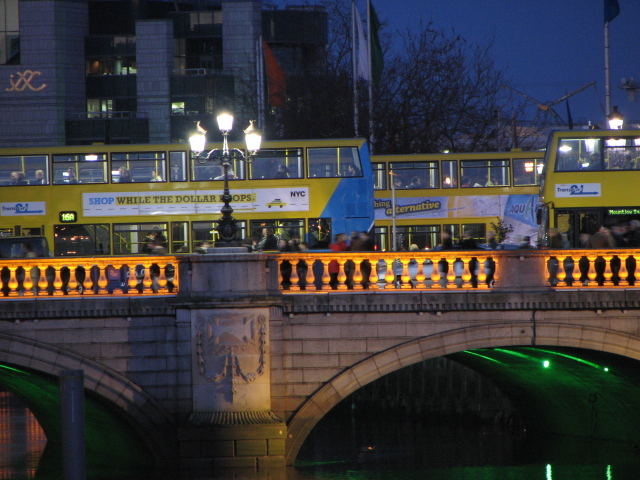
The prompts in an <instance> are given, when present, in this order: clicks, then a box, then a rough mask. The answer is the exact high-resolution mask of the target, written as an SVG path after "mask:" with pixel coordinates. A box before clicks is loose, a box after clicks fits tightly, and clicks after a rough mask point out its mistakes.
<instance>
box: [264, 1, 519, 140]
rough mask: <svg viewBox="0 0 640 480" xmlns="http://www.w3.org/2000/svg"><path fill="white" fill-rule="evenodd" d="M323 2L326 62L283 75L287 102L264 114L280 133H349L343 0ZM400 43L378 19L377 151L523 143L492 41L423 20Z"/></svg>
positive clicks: (364, 110) (362, 105) (363, 128)
mask: <svg viewBox="0 0 640 480" xmlns="http://www.w3.org/2000/svg"><path fill="white" fill-rule="evenodd" d="M322 4H323V5H324V6H325V8H326V9H327V13H328V18H329V43H328V45H327V47H326V52H325V55H324V56H323V58H324V59H325V60H324V62H322V63H321V64H320V65H317V66H316V68H315V69H314V70H309V71H306V72H304V73H302V74H299V75H295V76H290V77H288V79H287V101H286V103H285V105H284V106H283V107H280V108H278V109H275V110H273V111H272V115H270V116H269V123H270V124H271V130H273V131H278V132H279V134H280V136H281V137H282V138H318V137H320V138H322V137H336V136H340V137H350V136H353V135H354V128H353V88H352V83H351V82H352V80H351V78H352V72H351V37H350V35H351V12H350V8H349V2H344V1H340V0H326V1H323V2H322ZM393 41H394V42H397V41H398V38H397V36H396V38H394V39H393ZM401 41H402V43H403V48H396V49H393V48H391V46H392V38H391V37H390V35H389V34H388V33H386V34H385V33H384V24H383V37H382V43H383V50H384V51H385V69H384V71H383V72H382V76H381V80H380V82H379V84H378V85H376V86H375V89H374V108H373V120H374V122H373V123H374V132H373V133H374V138H375V152H376V153H411V152H421V153H429V152H440V151H443V150H450V151H458V152H461V151H490V150H506V149H509V148H512V147H517V146H520V147H526V146H527V138H526V137H527V135H528V133H527V132H528V131H527V130H524V129H522V128H520V127H519V125H518V123H517V121H516V120H515V119H517V118H518V117H519V115H520V114H521V112H522V103H523V102H522V101H521V100H520V99H516V98H514V95H513V92H512V91H511V90H509V89H507V88H504V85H507V84H508V83H509V82H508V80H507V79H506V78H505V75H504V74H503V72H501V71H500V70H498V69H497V68H496V67H495V65H494V62H493V60H492V58H491V45H488V46H484V47H480V46H474V45H470V44H469V43H468V42H466V41H465V40H464V39H463V38H462V37H461V36H460V35H456V34H454V33H451V34H446V33H444V32H443V31H440V30H438V29H436V28H435V27H434V26H433V25H432V24H430V23H429V24H427V25H423V26H421V27H420V28H419V29H417V30H416V31H415V32H409V33H405V34H404V35H403V36H402V37H401ZM361 87H363V85H361ZM361 91H362V92H363V94H362V95H360V99H359V100H360V101H359V111H360V122H359V127H360V128H359V130H360V132H364V133H365V134H366V133H368V123H369V122H368V118H367V114H368V107H367V98H366V95H365V94H364V92H365V91H366V89H365V88H361Z"/></svg>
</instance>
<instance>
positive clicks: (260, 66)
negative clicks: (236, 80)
mask: <svg viewBox="0 0 640 480" xmlns="http://www.w3.org/2000/svg"><path fill="white" fill-rule="evenodd" d="M256 56H257V61H256V76H257V77H258V81H257V89H258V91H257V92H256V93H257V95H256V98H257V99H258V127H259V128H264V127H265V123H264V115H265V113H264V104H265V102H264V55H263V53H262V35H260V36H259V37H258V42H257V44H256Z"/></svg>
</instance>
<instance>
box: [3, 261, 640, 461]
mask: <svg viewBox="0 0 640 480" xmlns="http://www.w3.org/2000/svg"><path fill="white" fill-rule="evenodd" d="M639 258H640V251H627V250H617V251H518V252H422V253H419V254H416V253H411V254H408V253H404V254H400V253H392V254H389V253H368V252H363V253H360V252H359V253H355V252H354V253H353V254H336V255H331V254H315V255H312V254H296V255H294V254H288V255H269V254H249V253H239V252H233V251H231V252H225V251H223V252H222V253H219V254H213V255H199V256H189V257H182V258H175V257H157V258H151V257H149V258H145V259H144V264H141V262H142V260H141V259H140V258H135V257H133V258H128V259H127V258H112V259H100V260H99V261H98V260H96V259H38V260H15V261H13V260H12V261H6V260H5V261H2V262H0V263H1V264H2V265H1V266H0V270H1V271H2V291H3V292H4V294H5V296H4V297H2V298H1V299H0V319H1V320H2V323H0V362H1V363H2V364H3V365H4V366H6V367H10V368H13V369H16V372H17V373H16V372H14V371H10V372H11V374H9V373H7V372H9V370H7V369H0V383H1V384H3V385H5V387H6V388H8V389H11V390H14V391H16V392H18V393H19V394H20V395H22V396H23V397H25V398H27V401H28V402H29V404H30V406H31V408H32V411H33V412H34V414H35V415H36V417H37V418H38V420H39V421H40V423H41V425H42V426H43V428H44V429H45V432H46V433H47V436H48V438H49V440H50V442H51V443H54V444H55V443H56V440H55V439H56V438H59V436H58V435H59V429H60V425H59V420H57V416H56V415H52V414H51V412H52V411H54V410H55V409H57V408H58V406H57V403H56V402H57V399H56V398H55V397H56V395H55V388H53V387H55V384H56V380H57V378H58V377H59V376H60V375H61V373H62V372H64V371H66V370H83V372H84V385H85V390H86V393H87V399H88V401H89V402H92V403H91V405H95V409H94V410H91V411H93V412H97V413H94V414H92V415H88V418H87V448H88V449H89V450H91V449H92V448H93V449H95V450H97V451H102V452H103V453H102V455H101V460H100V461H102V462H104V463H111V464H113V463H114V462H121V463H123V464H127V463H129V464H135V463H136V461H140V458H139V457H140V456H141V454H140V453H139V452H140V451H145V450H144V449H146V451H147V452H148V456H147V457H145V458H147V461H145V462H143V463H144V464H145V465H146V466H156V467H162V468H166V465H168V464H176V463H179V464H180V465H181V468H182V469H183V470H184V471H191V470H193V471H195V470H198V471H201V470H210V469H211V468H218V467H252V468H258V469H263V468H279V467H282V466H284V465H285V464H291V463H292V462H293V461H294V460H295V458H296V455H297V453H298V451H299V449H300V447H301V446H302V444H303V442H304V440H305V438H306V437H307V436H308V434H309V433H310V432H311V430H312V429H313V427H314V425H316V423H317V422H318V421H319V420H320V419H321V418H322V417H323V416H324V415H325V414H327V413H328V412H329V411H330V410H331V409H332V408H333V407H334V406H335V405H336V404H337V403H339V402H340V401H341V400H343V399H344V398H346V397H347V396H349V395H350V394H351V393H353V392H355V391H357V390H358V389H360V388H361V387H363V386H365V385H367V384H368V383H370V382H373V381H375V380H377V379H379V378H381V377H383V376H384V375H387V374H389V373H391V372H394V371H396V370H398V369H401V368H403V367H406V366H409V365H411V364H414V363H417V362H421V361H424V360H428V359H431V358H435V357H441V356H444V355H450V354H454V353H456V352H462V351H469V350H474V349H480V348H490V347H508V346H556V347H572V348H579V349H586V350H592V351H600V352H608V353H612V354H616V355H620V356H623V357H627V358H630V359H634V360H638V359H640V315H639V310H638V309H639V307H640V296H639V295H638V291H637V289H636V287H635V264H636V261H637V260H638V259H639ZM332 261H335V262H336V264H337V265H338V266H339V270H338V274H337V275H335V277H334V279H335V284H334V286H335V290H334V289H333V288H332V285H331V283H332V278H331V276H330V274H329V267H330V264H331V262H332ZM334 265H335V264H334ZM416 265H417V267H416ZM79 266H80V267H82V268H80V269H79V268H78V267H79ZM167 266H170V267H169V268H168V267H167ZM111 268H113V269H115V270H116V271H118V272H120V276H116V277H117V278H118V279H119V285H115V286H114V288H111V289H110V288H109V282H110V280H109V275H110V273H109V269H111ZM34 269H37V270H34ZM81 270H84V272H81ZM129 272H130V274H129ZM133 272H136V273H135V274H134V273H133ZM154 272H155V273H154ZM124 273H127V275H124ZM111 277H114V276H113V275H112V274H111ZM116 284H118V281H116ZM109 292H111V293H109ZM25 385H31V386H25ZM33 385H37V388H35V387H32V386H33ZM52 385H53V387H52ZM106 419H109V420H108V421H109V422H111V423H113V422H116V423H117V425H118V428H114V429H111V430H110V431H109V432H108V435H107V433H106V432H105V424H106V422H107V420H106ZM114 442H116V443H118V442H119V444H121V445H124V446H127V447H128V446H131V448H120V449H118V448H109V445H113V443H114ZM135 445H142V446H143V447H141V448H142V449H143V450H140V449H138V450H135V449H133V446H135ZM101 449H102V450H101ZM132 452H136V453H135V454H134V453H132ZM136 456H137V457H138V458H132V457H136Z"/></svg>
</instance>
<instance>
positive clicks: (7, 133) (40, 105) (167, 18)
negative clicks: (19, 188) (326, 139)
mask: <svg viewBox="0 0 640 480" xmlns="http://www.w3.org/2000/svg"><path fill="white" fill-rule="evenodd" d="M326 43H327V16H326V12H325V11H324V10H323V9H322V8H319V7H298V8H294V7H290V8H285V9H276V8H274V7H271V6H269V5H266V4H263V3H262V1H261V0H240V1H231V0H209V1H206V0H192V1H179V0H176V1H173V2H169V1H158V0H147V1H145V0H142V1H140V2H133V1H131V0H0V146H36V145H58V144H67V145H81V144H91V143H162V142H180V141H185V139H186V138H187V137H188V135H189V132H190V131H191V130H192V129H193V127H194V124H195V122H196V121H202V122H205V124H206V123H210V122H211V118H212V115H213V114H214V113H215V112H217V111H219V110H221V109H230V110H232V111H233V112H234V114H235V115H236V117H237V118H238V122H242V124H244V123H246V122H247V120H248V119H257V120H258V123H259V124H260V123H264V121H265V120H264V119H265V116H268V115H269V111H270V108H271V107H270V105H269V100H270V99H271V98H272V96H271V95H270V92H269V91H268V89H269V87H272V88H273V85H270V83H269V79H270V78H271V77H270V74H272V73H273V72H270V71H269V69H273V68H274V64H273V63H271V64H269V63H268V62H265V61H264V59H265V55H264V49H265V48H268V49H269V51H270V52H273V54H274V56H275V58H276V59H277V64H276V67H277V68H281V69H282V72H283V73H284V74H285V75H286V74H290V73H293V74H295V73H296V72H299V71H301V70H305V69H309V68H313V67H314V65H316V64H317V63H316V62H320V61H322V55H321V52H322V50H323V49H324V47H325V46H326ZM238 125H241V123H238Z"/></svg>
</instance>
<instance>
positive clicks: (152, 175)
mask: <svg viewBox="0 0 640 480" xmlns="http://www.w3.org/2000/svg"><path fill="white" fill-rule="evenodd" d="M166 179H167V173H166V160H165V152H139V153H135V152H133V153H112V154H111V182H112V183H143V182H158V181H165V180H166Z"/></svg>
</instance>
